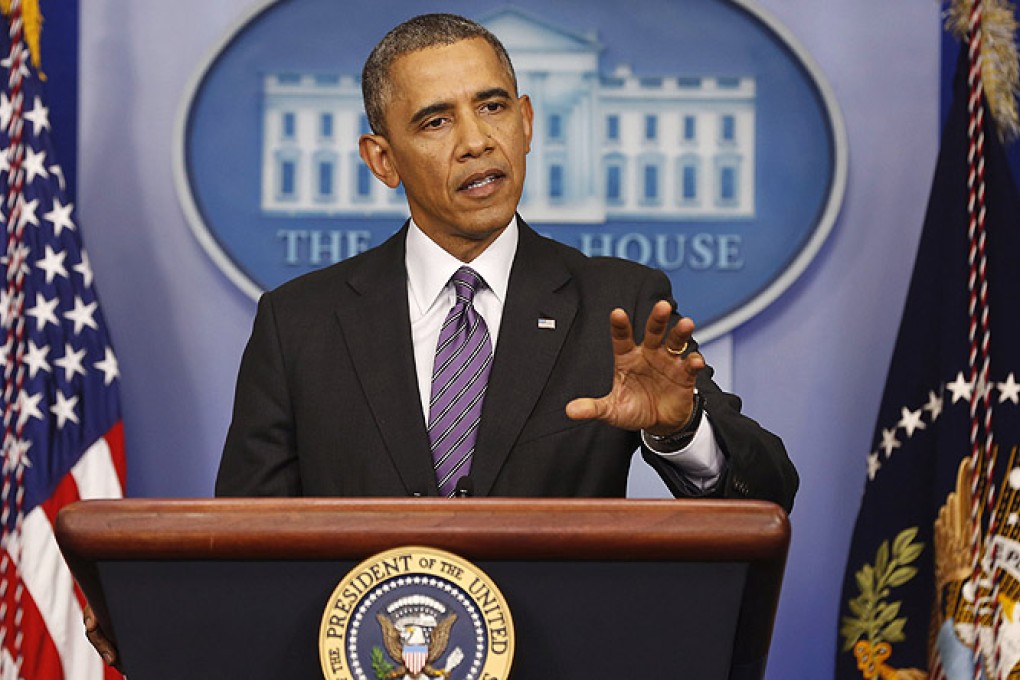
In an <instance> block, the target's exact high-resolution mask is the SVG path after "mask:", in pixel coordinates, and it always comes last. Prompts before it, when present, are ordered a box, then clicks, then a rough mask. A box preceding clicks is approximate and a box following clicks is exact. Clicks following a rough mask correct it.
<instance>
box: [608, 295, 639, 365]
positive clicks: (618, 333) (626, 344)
mask: <svg viewBox="0 0 1020 680" xmlns="http://www.w3.org/2000/svg"><path fill="white" fill-rule="evenodd" d="M609 335H610V337H611V338H612V341H613V354H615V355H617V356H619V355H621V354H626V353H627V352H629V351H631V350H632V349H634V331H633V330H632V329H631V327H630V317H628V316H627V312H625V311H623V310H622V309H620V308H619V307H617V308H616V309H614V310H613V311H612V312H611V313H610V314H609Z"/></svg>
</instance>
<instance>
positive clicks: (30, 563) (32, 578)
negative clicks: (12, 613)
mask: <svg viewBox="0 0 1020 680" xmlns="http://www.w3.org/2000/svg"><path fill="white" fill-rule="evenodd" d="M22 547H23V550H22V555H21V564H22V571H21V573H22V578H23V579H24V581H25V585H26V587H27V589H28V592H29V593H30V594H31V596H32V598H33V599H34V600H35V603H36V606H37V607H38V608H39V613H40V614H41V615H42V619H43V621H44V622H45V624H46V628H47V630H49V633H50V638H51V639H52V640H53V644H54V645H55V646H56V648H57V651H58V652H59V654H60V659H61V662H62V664H63V667H64V674H65V676H67V677H69V678H82V679H83V680H84V679H85V678H101V677H102V660H101V659H100V658H99V655H98V654H97V653H96V651H95V650H94V649H93V648H92V645H90V644H89V642H88V640H87V639H86V638H85V635H84V630H83V628H82V623H81V621H82V609H81V606H80V605H79V604H78V598H77V597H76V596H75V593H74V581H73V580H72V578H71V573H70V572H69V571H68V570H67V567H66V565H65V564H64V560H63V557H62V556H61V554H60V549H59V547H58V546H57V541H56V538H55V537H54V535H53V527H52V525H50V523H49V521H48V520H47V518H46V515H45V513H44V512H43V511H42V509H41V508H36V509H35V510H33V511H32V512H30V513H29V514H28V516H27V517H26V518H25V527H24V530H23V531H22Z"/></svg>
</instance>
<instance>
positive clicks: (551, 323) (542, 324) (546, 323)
mask: <svg viewBox="0 0 1020 680" xmlns="http://www.w3.org/2000/svg"><path fill="white" fill-rule="evenodd" d="M538 327H539V328H544V329H546V330H550V331H554V330H556V319H539V320H538Z"/></svg>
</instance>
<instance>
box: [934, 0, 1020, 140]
mask: <svg viewBox="0 0 1020 680" xmlns="http://www.w3.org/2000/svg"><path fill="white" fill-rule="evenodd" d="M973 8H974V0H952V1H951V2H950V3H949V10H948V12H947V13H946V28H947V29H948V30H949V31H951V32H952V33H953V35H955V36H956V37H958V38H960V39H961V40H966V38H967V36H968V34H969V33H970V24H971V18H972V12H973ZM1014 9H1015V8H1014V6H1013V3H1011V2H1009V0H981V19H980V25H979V26H978V29H979V30H980V32H981V49H980V58H981V80H982V82H983V87H984V91H985V97H986V98H987V100H988V108H989V110H990V112H991V114H992V118H993V119H994V120H995V125H996V129H997V130H998V132H999V138H1000V139H1002V140H1003V141H1013V140H1015V139H1017V138H1018V137H1020V112H1018V109H1017V97H1018V96H1020V57H1018V53H1017V45H1016V33H1017V20H1016V15H1015V13H1014Z"/></svg>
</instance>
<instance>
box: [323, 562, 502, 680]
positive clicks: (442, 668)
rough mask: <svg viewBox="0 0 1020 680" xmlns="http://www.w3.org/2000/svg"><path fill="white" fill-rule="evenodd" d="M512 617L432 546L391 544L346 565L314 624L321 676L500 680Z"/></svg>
mask: <svg viewBox="0 0 1020 680" xmlns="http://www.w3.org/2000/svg"><path fill="white" fill-rule="evenodd" d="M513 654H514V628H513V619H512V618H511V616H510V609H509V608H508V607H507V604H506V600H504V599H503V595H502V594H501V593H500V592H499V589H498V588H497V587H496V584H495V583H493V582H492V580H491V579H490V578H489V577H488V576H487V575H486V574H485V573H484V572H482V571H481V570H480V569H478V567H476V566H475V565H473V564H471V563H470V562H468V561H466V560H464V559H461V558H460V557H458V556H456V555H454V554H452V553H448V552H445V551H442V550H436V549H434V548H423V547H417V546H410V547H405V548H394V549H393V550H388V551H386V552H383V553H379V554H378V555H375V556H373V557H370V558H369V559H367V560H365V561H364V562H362V563H361V564H359V565H358V566H357V567H355V568H354V569H352V570H351V571H350V573H348V574H347V575H346V576H345V577H344V578H343V580H342V581H340V583H339V585H337V587H336V589H335V590H334V591H333V594H332V595H331V596H330V598H329V601H328V602H327V603H326V608H325V611H323V613H322V623H321V624H320V626H319V661H320V663H321V664H322V674H323V677H325V678H326V680H425V679H426V678H442V679H443V680H446V679H447V678H449V679H451V680H505V678H506V677H507V675H508V674H509V672H510V664H511V662H512V660H513Z"/></svg>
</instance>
